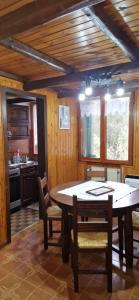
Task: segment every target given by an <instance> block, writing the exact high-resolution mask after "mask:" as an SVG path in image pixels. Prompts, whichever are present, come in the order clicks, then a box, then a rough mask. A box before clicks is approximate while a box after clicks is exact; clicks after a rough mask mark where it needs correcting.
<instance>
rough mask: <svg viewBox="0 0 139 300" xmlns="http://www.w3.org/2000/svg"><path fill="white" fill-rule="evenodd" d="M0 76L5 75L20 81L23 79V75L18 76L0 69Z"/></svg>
mask: <svg viewBox="0 0 139 300" xmlns="http://www.w3.org/2000/svg"><path fill="white" fill-rule="evenodd" d="M0 76H2V77H6V78H9V79H13V80H16V81H21V82H24V81H25V77H22V76H18V75H15V74H12V73H8V72H5V71H0Z"/></svg>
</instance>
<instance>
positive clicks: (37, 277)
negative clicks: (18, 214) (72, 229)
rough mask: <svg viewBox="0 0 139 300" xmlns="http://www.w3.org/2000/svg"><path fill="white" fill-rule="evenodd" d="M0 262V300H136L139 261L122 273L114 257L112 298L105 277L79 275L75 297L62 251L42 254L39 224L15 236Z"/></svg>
mask: <svg viewBox="0 0 139 300" xmlns="http://www.w3.org/2000/svg"><path fill="white" fill-rule="evenodd" d="M81 259H82V265H84V266H88V265H90V266H91V267H93V266H97V267H98V268H100V267H101V266H102V265H103V264H104V259H103V256H100V255H97V254H94V255H93V256H91V255H89V256H87V258H86V257H84V256H82V257H81ZM0 261H1V266H0V300H28V299H29V300H43V299H45V300H50V299H52V300H109V299H111V300H139V261H138V260H134V268H133V271H132V272H131V271H130V272H125V266H123V267H122V268H121V269H119V260H118V256H117V254H115V253H113V264H114V267H113V293H112V295H111V297H110V295H109V294H108V293H107V287H106V276H104V275H79V286H80V293H79V294H77V293H74V289H73V275H72V270H71V266H70V263H67V264H63V263H62V258H61V249H60V248H56V247H49V249H48V251H45V250H44V245H43V227H42V222H40V224H35V225H34V226H32V227H29V228H28V229H26V230H24V231H23V232H21V233H18V234H17V235H15V236H14V238H13V239H12V243H11V245H7V246H6V247H5V248H3V249H1V250H0Z"/></svg>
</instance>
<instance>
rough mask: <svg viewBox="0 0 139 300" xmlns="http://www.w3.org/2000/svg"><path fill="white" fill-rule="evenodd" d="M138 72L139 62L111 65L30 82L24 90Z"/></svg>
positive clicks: (26, 83)
mask: <svg viewBox="0 0 139 300" xmlns="http://www.w3.org/2000/svg"><path fill="white" fill-rule="evenodd" d="M138 70H139V61H138V62H131V63H124V64H117V65H111V66H107V67H102V68H98V69H91V70H87V71H82V72H76V73H73V74H68V75H65V76H59V77H53V78H46V79H41V80H35V81H28V82H25V83H24V90H25V91H30V90H34V89H43V88H50V87H56V86H59V85H62V84H66V83H72V82H80V81H84V80H86V79H87V78H88V77H90V76H91V77H92V78H93V79H96V78H100V77H101V76H107V75H118V74H123V73H127V72H134V71H138Z"/></svg>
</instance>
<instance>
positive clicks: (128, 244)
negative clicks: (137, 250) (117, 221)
mask: <svg viewBox="0 0 139 300" xmlns="http://www.w3.org/2000/svg"><path fill="white" fill-rule="evenodd" d="M124 236H125V259H126V268H127V269H129V268H132V267H133V227H132V212H131V211H127V212H126V214H125V222H124Z"/></svg>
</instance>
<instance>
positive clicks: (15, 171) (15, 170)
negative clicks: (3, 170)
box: [9, 167, 20, 177]
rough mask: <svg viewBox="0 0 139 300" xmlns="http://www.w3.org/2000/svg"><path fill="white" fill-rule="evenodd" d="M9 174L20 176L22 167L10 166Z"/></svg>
mask: <svg viewBox="0 0 139 300" xmlns="http://www.w3.org/2000/svg"><path fill="white" fill-rule="evenodd" d="M9 176H10V177H13V176H20V168H10V167H9Z"/></svg>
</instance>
